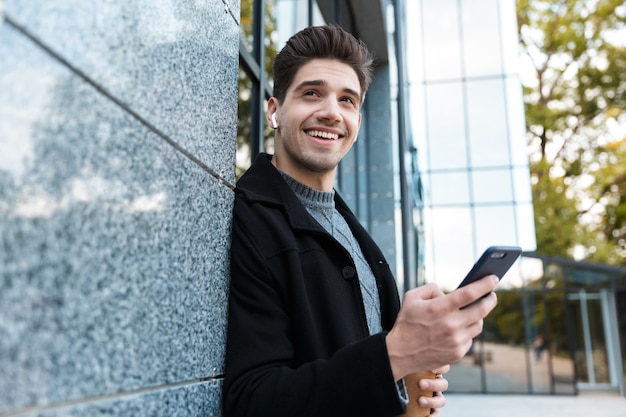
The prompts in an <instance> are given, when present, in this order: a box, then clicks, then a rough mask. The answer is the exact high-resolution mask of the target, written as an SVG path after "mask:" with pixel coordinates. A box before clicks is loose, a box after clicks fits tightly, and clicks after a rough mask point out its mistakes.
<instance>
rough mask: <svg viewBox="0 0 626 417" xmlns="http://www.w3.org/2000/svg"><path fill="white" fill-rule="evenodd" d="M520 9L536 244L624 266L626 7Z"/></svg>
mask: <svg viewBox="0 0 626 417" xmlns="http://www.w3.org/2000/svg"><path fill="white" fill-rule="evenodd" d="M517 10H518V23H519V31H520V33H519V35H520V40H521V47H522V51H523V53H524V57H525V62H526V64H528V65H527V66H528V68H530V70H529V71H524V72H523V74H525V75H526V77H524V76H523V82H524V99H525V110H526V124H527V135H528V140H529V147H530V153H531V155H530V157H531V176H532V181H533V199H534V203H535V213H536V214H535V223H536V230H537V250H538V252H540V253H543V254H546V255H553V256H566V257H573V256H574V253H575V249H576V250H577V254H582V255H583V257H585V258H586V259H588V260H594V261H599V262H607V263H622V264H626V145H625V143H626V128H625V126H626V48H625V46H626V5H625V3H624V1H623V0H519V1H518V4H517Z"/></svg>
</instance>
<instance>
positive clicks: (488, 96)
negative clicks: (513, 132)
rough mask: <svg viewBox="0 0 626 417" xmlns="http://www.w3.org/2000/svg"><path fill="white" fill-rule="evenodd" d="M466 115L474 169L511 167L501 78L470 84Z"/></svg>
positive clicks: (468, 84) (468, 86) (471, 82)
mask: <svg viewBox="0 0 626 417" xmlns="http://www.w3.org/2000/svg"><path fill="white" fill-rule="evenodd" d="M467 113H468V119H469V120H468V124H469V137H470V143H471V145H470V146H471V149H470V151H471V161H472V166H474V167H477V166H505V165H507V166H508V165H509V164H510V156H509V146H508V129H507V124H506V122H507V115H506V103H505V102H504V83H503V82H502V79H496V80H481V81H470V82H468V83H467Z"/></svg>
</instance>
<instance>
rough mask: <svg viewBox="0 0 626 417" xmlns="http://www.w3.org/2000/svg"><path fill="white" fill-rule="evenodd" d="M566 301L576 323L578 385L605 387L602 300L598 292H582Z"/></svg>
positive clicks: (607, 366) (605, 364) (607, 372)
mask: <svg viewBox="0 0 626 417" xmlns="http://www.w3.org/2000/svg"><path fill="white" fill-rule="evenodd" d="M568 298H569V308H570V311H571V314H572V316H573V318H574V323H576V326H574V328H573V336H574V346H573V349H574V356H575V360H576V371H577V375H578V382H581V383H587V384H590V385H593V384H608V383H609V382H610V374H609V364H608V358H607V349H606V335H605V333H604V317H603V314H602V305H601V298H600V296H599V294H597V293H596V294H590V293H587V292H586V291H584V290H581V291H580V292H578V293H576V294H570V295H569V297H568Z"/></svg>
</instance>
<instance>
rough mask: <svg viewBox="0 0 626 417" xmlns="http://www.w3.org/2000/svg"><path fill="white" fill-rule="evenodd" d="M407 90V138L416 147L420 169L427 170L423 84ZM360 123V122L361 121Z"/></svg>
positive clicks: (412, 86) (413, 85)
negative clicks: (408, 104)
mask: <svg viewBox="0 0 626 417" xmlns="http://www.w3.org/2000/svg"><path fill="white" fill-rule="evenodd" d="M409 88H410V92H409V99H410V106H409V107H410V108H409V110H410V116H409V120H408V123H409V124H410V130H409V140H410V141H411V142H412V143H413V146H415V148H416V149H417V157H418V163H419V167H420V169H421V170H429V169H430V167H429V165H428V159H427V158H426V152H425V150H426V149H427V148H426V140H425V139H426V119H425V117H426V107H425V102H424V94H425V93H424V85H423V84H411V85H410V87H409ZM361 125H362V123H361Z"/></svg>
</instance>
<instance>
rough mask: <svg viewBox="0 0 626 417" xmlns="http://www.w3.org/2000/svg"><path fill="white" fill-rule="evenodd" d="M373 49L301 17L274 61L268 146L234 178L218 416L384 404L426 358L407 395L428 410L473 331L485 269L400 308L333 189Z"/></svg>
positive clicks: (383, 268) (396, 397)
mask: <svg viewBox="0 0 626 417" xmlns="http://www.w3.org/2000/svg"><path fill="white" fill-rule="evenodd" d="M371 66H372V57H371V55H370V53H369V51H368V50H367V48H366V47H365V46H364V44H363V43H361V42H359V41H358V40H357V39H355V38H354V37H353V36H352V35H350V34H349V33H347V32H345V31H344V30H342V29H341V28H340V27H338V26H322V27H310V28H306V29H304V30H302V31H300V32H298V33H297V34H296V35H294V36H293V37H292V38H291V39H290V40H289V41H288V42H287V44H286V45H285V47H284V48H283V50H282V51H281V52H280V53H279V54H278V55H277V57H276V59H275V62H274V92H273V95H274V96H273V97H272V98H270V100H269V102H268V110H267V115H266V118H267V121H268V123H269V124H270V126H272V127H273V128H274V129H275V132H276V134H275V153H274V155H267V154H261V155H259V156H258V157H257V158H256V160H255V161H254V163H253V165H252V166H251V167H250V169H249V170H248V171H247V172H246V174H244V176H242V178H241V179H240V180H239V182H238V183H237V189H236V195H235V206H234V211H233V228H232V242H231V291H230V298H229V326H228V338H227V346H226V377H225V381H224V390H223V405H224V415H225V417H235V416H238V417H243V416H263V417H265V416H267V417H269V416H271V417H281V416H292V417H306V416H323V417H332V416H342V417H348V416H359V417H365V416H377V417H383V416H397V415H400V414H402V413H404V412H405V410H406V405H407V401H417V400H418V399H417V398H410V399H407V398H406V392H405V389H404V384H403V381H404V377H405V376H407V375H409V374H413V373H415V372H417V371H426V370H432V371H433V372H434V373H435V374H436V375H438V376H439V377H438V378H435V379H422V380H421V381H419V384H420V386H421V388H422V389H424V390H426V391H431V392H435V393H436V395H434V396H433V397H428V396H425V397H420V398H419V401H420V405H421V406H422V407H424V408H430V409H431V415H434V416H438V415H440V411H439V408H441V407H443V405H444V404H445V398H444V396H443V395H442V394H441V392H442V391H445V390H446V389H447V387H448V382H447V380H446V379H444V378H443V377H442V376H441V375H442V374H444V373H445V372H447V370H448V368H449V366H448V364H450V363H453V362H455V361H457V360H459V359H461V358H462V357H463V355H464V354H465V353H466V352H467V350H468V349H469V348H470V346H471V343H472V339H473V338H474V337H476V336H477V335H478V334H479V333H480V331H481V330H482V319H483V318H484V317H485V316H486V315H487V313H488V312H489V311H490V310H491V309H493V307H494V306H495V304H496V297H495V295H493V294H491V295H490V296H488V297H486V298H484V299H482V300H481V301H479V302H477V303H475V304H473V305H472V306H471V307H468V308H466V309H463V310H461V308H462V307H463V306H466V305H467V304H469V303H470V302H471V301H473V300H475V299H477V298H479V297H480V296H482V295H483V294H485V293H488V292H490V291H492V290H493V288H494V287H495V285H496V284H497V279H496V278H495V277H488V278H485V279H483V280H480V281H477V282H476V283H474V284H470V285H468V286H466V287H464V288H462V289H460V290H457V291H455V292H453V293H452V294H449V295H444V294H443V293H442V292H441V290H440V289H439V288H438V287H436V286H435V285H434V284H428V285H425V286H423V287H420V288H417V289H414V290H411V291H409V292H407V293H406V294H405V296H404V299H403V303H402V308H400V301H399V298H398V291H397V288H396V286H395V280H394V278H393V276H392V273H391V271H390V269H389V266H388V264H387V262H386V261H385V258H384V257H383V255H382V253H381V251H380V249H379V248H378V246H377V245H376V244H375V243H374V242H373V240H372V239H371V237H370V236H369V235H368V233H367V232H366V231H365V229H364V228H363V227H362V226H361V225H360V224H359V222H358V220H357V219H356V217H355V216H354V215H353V214H352V212H351V211H350V209H349V208H348V206H347V205H346V204H345V202H344V201H343V200H342V199H341V198H340V197H339V196H338V195H337V194H336V193H335V191H334V189H333V187H334V180H335V174H336V170H337V165H338V164H339V162H340V161H341V159H342V158H343V157H344V156H345V155H346V153H347V152H348V151H349V150H350V148H351V147H352V144H353V143H354V141H356V139H357V135H358V132H359V127H360V124H361V113H360V109H361V105H362V104H363V100H364V99H365V94H366V92H367V89H368V87H369V83H370V81H371V71H372V69H371Z"/></svg>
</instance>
